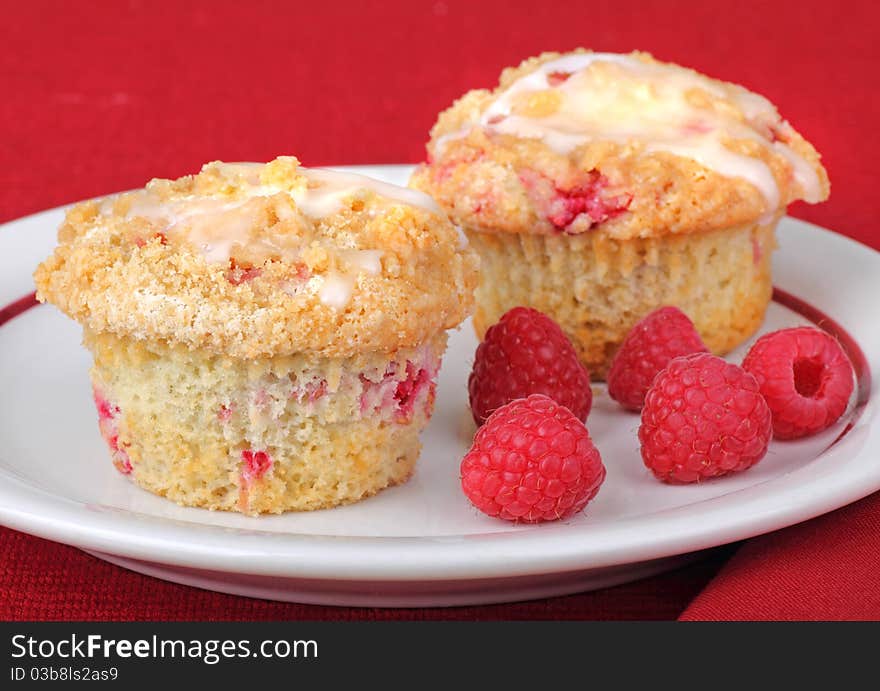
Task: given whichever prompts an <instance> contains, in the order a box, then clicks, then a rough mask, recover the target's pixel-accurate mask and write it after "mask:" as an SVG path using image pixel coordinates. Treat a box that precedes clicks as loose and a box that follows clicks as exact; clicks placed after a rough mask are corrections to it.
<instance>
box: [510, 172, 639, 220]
mask: <svg viewBox="0 0 880 691" xmlns="http://www.w3.org/2000/svg"><path fill="white" fill-rule="evenodd" d="M519 179H520V181H521V182H522V184H523V186H524V187H525V188H526V192H527V194H528V195H529V198H530V199H531V200H532V203H533V204H535V206H536V207H537V208H538V210H539V212H540V213H541V214H542V215H543V216H544V217H545V218H546V219H547V220H548V221H550V223H552V224H553V226H554V227H555V228H557V229H558V230H562V231H563V232H566V233H577V232H581V231H582V230H584V229H590V228H593V227H595V226H597V225H599V224H600V223H604V222H605V221H607V220H609V219H612V218H614V217H616V216H619V215H620V214H622V213H623V212H624V211H626V210H627V209H629V205H630V203H631V202H632V195H628V194H623V195H610V194H608V192H607V188H608V185H609V182H608V178H606V177H605V176H604V175H602V174H601V173H600V172H599V171H598V170H591V171H589V172H588V173H587V175H586V177H585V178H583V179H582V180H581V181H580V182H578V183H577V184H576V185H574V186H572V187H569V188H567V189H563V188H562V187H560V186H558V185H557V184H556V183H554V182H553V181H552V180H550V179H549V178H547V177H545V176H544V175H541V174H540V173H537V172H535V171H533V170H525V171H521V172H520V174H519ZM581 218H583V219H584V220H585V221H586V223H585V226H586V228H583V227H581V228H578V229H574V228H572V227H571V226H572V225H573V224H574V223H575V221H577V220H579V219H581ZM579 225H580V224H579Z"/></svg>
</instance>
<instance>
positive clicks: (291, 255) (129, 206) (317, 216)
mask: <svg viewBox="0 0 880 691" xmlns="http://www.w3.org/2000/svg"><path fill="white" fill-rule="evenodd" d="M58 240H59V245H58V247H57V249H56V250H55V252H54V254H53V255H52V256H51V257H50V258H49V259H47V260H46V261H45V262H43V263H42V264H41V265H40V266H39V267H38V269H37V271H36V273H35V275H34V277H35V281H36V284H37V297H38V299H40V300H41V301H49V302H52V303H54V304H56V305H57V306H58V307H60V308H61V309H62V310H63V311H64V312H65V313H66V314H67V315H68V316H70V317H72V318H73V319H75V320H77V321H79V322H81V323H82V324H83V325H84V326H86V327H87V328H88V329H90V330H91V331H94V332H109V333H113V334H116V335H117V336H127V337H132V338H135V339H138V340H144V341H151V342H157V343H168V344H182V345H185V346H187V347H190V348H199V349H205V350H206V351H209V352H213V353H217V354H225V355H229V356H231V357H238V358H253V357H259V356H278V355H288V354H293V353H299V352H309V353H313V354H315V355H320V356H324V357H348V356H352V355H354V354H357V353H361V352H393V351H395V350H397V349H399V348H405V347H414V346H416V345H418V344H420V343H421V342H423V341H425V340H426V339H428V338H430V337H432V336H433V335H434V334H436V333H437V332H439V331H442V330H444V329H446V328H451V327H453V326H456V325H458V323H460V322H461V320H462V319H464V318H465V317H466V316H467V315H468V314H469V313H470V312H471V310H472V307H473V289H474V286H475V284H476V280H477V264H478V260H477V257H476V255H475V253H474V252H473V251H472V250H471V249H469V248H468V247H467V241H466V239H465V238H464V236H463V235H462V233H461V232H460V231H458V230H457V229H456V228H455V227H454V226H453V225H452V223H450V222H449V220H448V219H447V217H446V216H445V214H443V213H442V212H441V211H440V209H439V208H438V207H437V206H436V204H434V202H433V201H432V200H431V199H430V198H429V197H427V196H425V195H423V194H421V193H419V192H416V191H414V190H407V189H403V188H399V187H396V186H392V185H386V184H384V183H380V182H377V181H375V180H372V179H370V178H365V177H361V176H356V175H351V174H347V173H337V172H331V171H324V170H317V169H315V170H312V169H306V168H303V167H301V166H300V165H299V162H298V161H297V160H296V159H295V158H293V157H280V158H277V159H275V160H274V161H272V162H270V163H268V164H265V165H260V164H223V163H220V162H214V163H209V164H207V165H205V166H204V167H203V168H202V171H201V172H200V173H199V174H198V175H195V176H185V177H182V178H180V179H178V180H161V179H156V180H153V181H151V182H150V183H149V184H148V185H147V187H146V189H144V190H140V191H136V192H130V193H124V194H120V195H116V196H114V197H109V198H107V199H104V200H97V201H88V202H84V203H82V204H78V205H77V206H75V207H73V208H72V209H71V210H70V211H69V212H68V214H67V218H66V220H65V222H64V224H63V225H62V226H61V228H60V230H59V233H58Z"/></svg>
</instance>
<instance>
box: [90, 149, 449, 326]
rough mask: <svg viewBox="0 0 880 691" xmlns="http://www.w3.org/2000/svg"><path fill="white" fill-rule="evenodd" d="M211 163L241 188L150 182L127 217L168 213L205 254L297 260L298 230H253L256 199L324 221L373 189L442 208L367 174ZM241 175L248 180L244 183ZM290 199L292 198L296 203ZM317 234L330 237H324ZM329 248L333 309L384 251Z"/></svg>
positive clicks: (323, 289) (372, 271)
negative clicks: (284, 180)
mask: <svg viewBox="0 0 880 691" xmlns="http://www.w3.org/2000/svg"><path fill="white" fill-rule="evenodd" d="M212 167H213V168H214V169H215V170H217V172H218V173H219V174H220V175H221V176H222V177H223V178H226V179H229V180H230V181H235V182H236V184H238V185H240V186H241V187H242V188H241V189H240V190H238V193H239V195H240V196H238V197H237V198H236V197H229V196H220V195H201V196H200V195H189V196H187V197H182V198H175V199H170V200H168V201H162V200H161V199H160V198H159V196H158V195H157V194H156V193H155V192H154V191H152V190H150V189H147V190H144V191H142V192H137V193H135V194H134V195H133V196H132V198H131V203H130V206H129V209H128V211H127V213H126V215H125V218H126V220H131V219H134V218H144V219H148V220H151V221H161V222H162V223H161V225H162V228H163V231H162V232H164V233H166V234H167V235H169V237H174V236H176V235H180V236H183V237H185V238H186V239H187V241H188V242H189V243H191V244H192V245H194V246H195V247H196V248H197V249H198V250H199V252H200V253H201V254H202V256H203V257H204V258H205V261H207V262H208V263H212V264H225V263H228V262H229V259H230V257H231V256H233V254H234V252H235V248H236V247H237V246H238V247H247V248H248V249H250V250H262V251H263V253H264V254H266V255H280V256H283V257H285V258H287V259H289V260H291V261H296V260H297V259H298V258H299V257H300V255H301V252H302V241H301V240H300V239H299V238H289V242H285V240H288V238H284V237H280V236H279V237H277V238H272V237H271V236H266V235H260V234H255V233H254V232H253V231H254V230H255V229H254V225H253V219H254V216H255V214H256V212H257V211H258V209H257V208H254V207H255V206H257V205H261V204H262V203H263V202H261V201H259V200H261V199H266V198H268V197H276V196H277V195H282V196H280V197H278V203H276V204H275V212H276V214H277V215H278V217H279V218H280V219H281V220H290V219H292V218H294V217H295V216H296V215H297V213H301V214H302V215H304V216H306V217H308V218H310V219H312V220H315V221H317V220H320V219H322V218H325V217H327V216H331V215H333V214H336V213H339V212H340V211H342V209H343V206H344V202H345V201H346V200H349V199H352V198H358V199H359V198H365V197H366V196H367V195H369V194H370V193H373V194H375V195H377V196H378V197H380V198H381V199H383V200H386V201H390V202H391V203H394V204H405V205H408V206H415V207H419V208H422V209H425V210H426V211H429V212H431V213H436V214H438V215H440V214H442V212H441V210H440V208H439V207H438V206H437V204H436V202H435V201H434V200H433V199H432V198H431V197H430V196H428V195H426V194H424V193H422V192H419V191H418V190H413V189H408V188H404V187H398V186H396V185H390V184H387V183H384V182H380V181H378V180H374V179H372V178H369V177H366V176H363V175H356V174H353V173H343V172H338V171H330V170H325V169H319V168H299V172H300V173H302V175H303V177H304V181H303V182H302V184H300V185H298V186H295V187H293V188H292V189H286V188H282V187H278V186H274V185H267V184H263V183H262V182H261V180H260V170H261V169H262V164H258V163H234V164H233V163H215V164H213V165H212ZM242 182H244V183H246V184H245V185H241V183H242ZM285 199H289V200H292V201H293V204H294V205H295V207H293V206H291V204H290V202H285V201H284V200H285ZM114 204H115V199H112V200H111V199H108V200H105V201H104V202H103V203H102V204H101V206H100V208H99V212H100V213H101V214H103V215H105V216H106V215H109V214H110V213H112V211H113V206H114ZM462 235H463V234H462ZM460 241H461V240H460ZM318 242H319V244H325V243H324V242H322V241H321V240H320V239H319V240H318ZM327 250H328V251H329V252H330V253H331V254H332V255H334V256H335V257H336V265H337V268H336V269H334V270H331V271H329V272H328V273H326V274H325V275H323V276H321V275H318V276H315V277H313V279H312V280H315V281H316V282H319V285H318V287H317V294H318V297H319V299H320V300H321V302H322V303H324V304H325V305H327V306H329V307H332V308H333V309H337V310H340V309H344V308H345V306H346V305H347V304H348V303H349V301H350V300H351V295H352V292H353V289H354V286H355V284H356V282H357V278H358V276H359V275H361V274H367V275H371V276H376V275H379V274H381V272H382V256H383V251H382V250H360V249H353V248H343V247H338V246H335V245H334V246H329V247H327ZM283 289H284V290H285V292H287V293H288V294H290V295H298V294H300V293H301V292H302V290H301V288H299V287H295V288H294V287H291V286H290V285H288V286H286V287H285V288H283Z"/></svg>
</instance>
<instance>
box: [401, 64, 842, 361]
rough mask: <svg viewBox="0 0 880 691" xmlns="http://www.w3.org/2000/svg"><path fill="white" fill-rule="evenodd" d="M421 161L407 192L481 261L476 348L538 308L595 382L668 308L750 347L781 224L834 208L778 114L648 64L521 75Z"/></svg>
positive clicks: (711, 341)
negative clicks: (798, 210)
mask: <svg viewBox="0 0 880 691" xmlns="http://www.w3.org/2000/svg"><path fill="white" fill-rule="evenodd" d="M427 148H428V161H427V163H425V164H423V165H421V166H419V167H418V168H417V170H416V172H415V173H414V175H413V177H412V179H411V181H410V185H411V186H412V187H414V188H417V189H421V190H423V191H425V192H428V193H429V194H431V195H432V196H433V197H434V198H435V199H436V200H437V202H438V203H439V204H440V206H441V207H443V209H444V210H445V211H446V212H447V213H448V214H449V215H450V217H451V218H452V219H453V221H454V222H456V223H458V224H460V225H461V226H462V228H463V229H464V230H465V232H466V233H467V235H468V237H469V238H470V239H471V241H472V243H473V245H474V247H475V248H476V249H477V250H478V252H479V253H480V255H481V257H482V259H483V270H482V276H481V280H480V285H479V287H478V289H477V310H476V314H475V317H474V323H475V326H476V328H477V331H478V334H482V333H483V332H484V331H485V329H486V328H487V327H488V326H489V325H491V324H492V323H494V322H495V321H497V319H498V318H499V317H500V316H501V314H503V313H504V312H505V311H506V310H507V309H510V308H511V307H514V306H516V305H527V306H530V307H534V308H536V309H539V310H541V311H544V312H546V313H548V314H549V315H550V316H552V317H554V318H555V319H556V320H557V321H559V322H560V324H561V325H562V326H563V328H564V329H565V330H566V332H567V333H568V335H569V336H570V337H571V338H572V340H573V341H574V343H575V346H576V347H577V348H578V350H579V352H580V355H581V358H582V360H583V361H584V363H585V364H586V365H587V366H588V367H589V368H590V370H591V373H592V374H593V375H594V376H595V377H598V378H601V377H602V376H603V375H604V371H605V369H606V368H607V365H608V363H609V362H610V359H611V357H612V356H613V354H614V351H615V350H616V348H617V346H618V345H619V343H620V342H621V341H622V339H623V336H624V335H625V334H626V332H627V330H628V329H629V328H630V327H631V326H632V325H633V324H634V323H635V322H636V321H638V319H640V318H641V317H643V316H644V315H645V314H647V313H648V312H650V311H652V310H653V309H656V308H657V307H660V306H662V305H664V304H673V305H676V306H678V307H680V308H681V309H683V310H684V311H685V312H686V313H687V314H688V315H689V316H690V317H691V318H692V319H693V320H694V321H695V323H696V325H697V328H698V330H699V331H700V333H701V335H702V336H703V338H704V340H705V341H706V343H707V345H709V346H710V347H711V348H713V350H714V351H715V352H717V353H723V352H726V351H727V350H730V349H731V348H733V347H735V346H736V345H738V344H739V343H740V342H741V341H742V340H744V339H745V338H747V337H748V336H749V335H750V334H751V333H752V332H753V331H754V330H755V329H756V328H757V326H758V325H759V324H760V322H761V320H762V319H763V314H764V311H765V308H766V305H767V303H768V301H769V299H770V294H771V290H772V286H771V279H770V262H769V256H770V254H771V252H772V249H773V247H774V238H773V230H774V227H775V224H776V222H777V221H778V219H779V218H780V217H781V216H782V215H783V214H784V212H785V208H786V206H787V205H788V204H789V203H791V202H792V201H794V200H797V199H803V200H806V201H808V202H811V203H816V202H820V201H822V200H824V199H826V198H827V196H828V193H829V181H828V176H827V174H826V172H825V169H824V168H823V167H822V165H821V163H820V158H819V154H818V153H817V152H816V150H815V149H814V148H813V146H812V145H811V144H810V143H809V142H807V141H806V140H805V139H804V138H803V137H802V136H801V135H800V134H798V133H797V132H796V131H795V130H794V129H793V128H792V127H791V125H790V124H789V123H788V122H786V121H785V120H783V119H782V118H781V117H780V115H779V113H778V112H777V110H776V108H775V107H774V106H773V105H772V104H771V103H770V102H769V101H768V100H767V99H765V98H764V97H762V96H759V95H758V94H755V93H752V92H750V91H748V90H746V89H745V88H743V87H741V86H737V85H735V84H730V83H726V82H722V81H718V80H715V79H711V78H709V77H706V76H704V75H702V74H699V73H697V72H695V71H693V70H690V69H687V68H684V67H679V66H677V65H673V64H670V63H663V62H660V61H658V60H655V59H654V58H653V57H651V56H650V55H648V54H647V53H640V52H634V53H631V54H628V55H621V54H613V53H593V52H589V51H585V50H580V49H579V50H576V51H574V52H572V53H567V54H559V53H545V54H543V55H540V56H538V57H535V58H530V59H528V60H525V61H524V62H523V63H522V64H520V65H519V66H518V67H512V68H508V69H506V70H504V71H503V72H502V74H501V78H500V82H499V85H498V87H497V88H495V89H494V90H491V91H490V90H486V89H477V90H474V91H470V92H468V93H467V94H465V95H464V96H463V97H462V98H460V99H459V100H458V101H456V102H455V103H454V104H453V105H452V106H451V107H450V108H449V109H447V110H445V111H444V112H442V113H441V114H440V116H439V118H438V120H437V123H436V124H435V126H434V128H433V129H432V131H431V138H430V141H429V143H428V145H427Z"/></svg>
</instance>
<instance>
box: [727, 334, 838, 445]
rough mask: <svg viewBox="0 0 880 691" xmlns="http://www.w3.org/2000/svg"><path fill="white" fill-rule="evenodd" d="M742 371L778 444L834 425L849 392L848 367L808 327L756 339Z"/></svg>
mask: <svg viewBox="0 0 880 691" xmlns="http://www.w3.org/2000/svg"><path fill="white" fill-rule="evenodd" d="M743 367H744V368H745V369H746V370H748V371H749V372H751V373H752V374H753V375H754V376H755V379H757V380H758V384H759V386H760V388H761V393H762V394H763V395H764V398H766V399H767V404H768V405H769V406H770V410H771V412H772V413H773V434H774V436H776V437H777V438H778V439H796V438H797V437H804V436H807V435H809V434H815V433H816V432H820V431H822V430H823V429H825V428H826V427H828V426H829V425H832V424H834V423H835V422H837V420H838V419H839V418H840V416H841V415H843V411H844V410H846V406H847V404H848V403H849V397H850V395H851V394H852V391H853V369H852V365H851V364H850V361H849V359H848V358H847V357H846V353H844V352H843V349H842V348H841V347H840V344H839V343H838V342H837V341H836V340H835V339H834V338H833V337H832V336H830V335H829V334H827V333H825V332H824V331H820V330H819V329H814V328H812V327H809V326H801V327H798V328H794V329H782V330H781V331H774V332H773V333H769V334H766V335H764V336H761V338H759V339H758V340H757V341H756V342H755V345H753V346H752V348H751V350H749V352H748V355H746V358H745V360H743Z"/></svg>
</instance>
